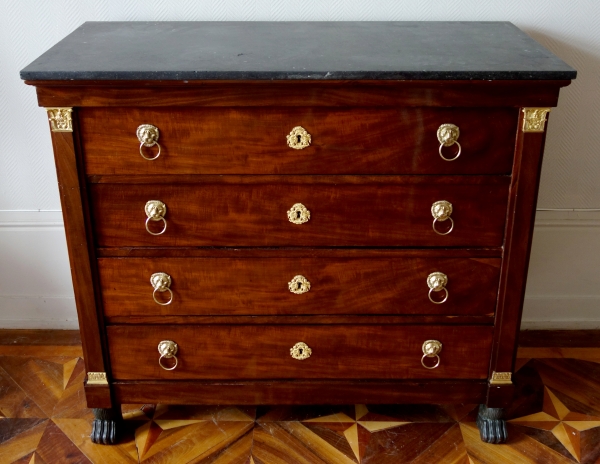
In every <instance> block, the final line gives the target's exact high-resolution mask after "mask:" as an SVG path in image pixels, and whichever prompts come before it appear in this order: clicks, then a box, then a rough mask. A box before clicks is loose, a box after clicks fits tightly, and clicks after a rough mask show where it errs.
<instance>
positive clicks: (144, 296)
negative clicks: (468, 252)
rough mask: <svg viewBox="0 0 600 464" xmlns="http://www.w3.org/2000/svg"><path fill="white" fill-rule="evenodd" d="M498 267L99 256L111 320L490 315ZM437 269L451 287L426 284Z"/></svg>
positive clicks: (491, 262)
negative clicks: (165, 280)
mask: <svg viewBox="0 0 600 464" xmlns="http://www.w3.org/2000/svg"><path fill="white" fill-rule="evenodd" d="M500 263H501V260H500V259H499V258H477V259H468V258H441V259H440V258H402V257H401V255H400V256H398V257H381V258H377V259H374V258H342V259H340V258H338V259H336V258H268V257H266V258H246V259H244V258H102V259H99V260H98V267H99V270H100V283H101V288H102V301H103V307H104V314H105V315H106V316H108V317H111V316H161V315H169V316H172V315H181V316H192V315H306V314H311V315H314V314H321V315H324V314H395V315H402V314H413V315H414V314H427V315H490V314H493V313H494V308H495V305H496V298H497V293H498V279H499V270H500ZM436 272H441V273H443V274H444V275H445V276H446V277H447V283H445V284H443V285H438V286H437V287H436V286H435V285H432V284H433V283H435V282H432V280H431V279H429V284H428V277H429V276H430V275H431V274H433V273H436ZM157 273H165V274H167V275H168V276H169V279H170V283H169V285H168V290H167V289H166V288H165V287H166V286H163V287H161V286H160V285H159V284H157V283H156V281H155V284H154V285H153V284H152V283H151V276H152V275H154V274H157ZM434 278H435V277H432V279H434ZM442 279H443V277H442ZM430 285H432V286H433V287H434V288H430ZM169 290H170V291H169ZM430 298H431V300H433V301H431V300H430ZM444 299H445V301H444ZM169 301H171V303H170V304H166V305H165V303H168V302H169ZM442 301H444V302H443V303H441V304H436V303H440V302H442ZM434 302H436V303H434Z"/></svg>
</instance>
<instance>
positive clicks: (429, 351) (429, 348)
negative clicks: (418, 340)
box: [421, 340, 442, 369]
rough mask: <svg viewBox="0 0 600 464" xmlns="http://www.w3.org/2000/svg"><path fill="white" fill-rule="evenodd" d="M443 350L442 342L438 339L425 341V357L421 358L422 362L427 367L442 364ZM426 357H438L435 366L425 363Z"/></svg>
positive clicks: (433, 367) (430, 367)
mask: <svg viewBox="0 0 600 464" xmlns="http://www.w3.org/2000/svg"><path fill="white" fill-rule="evenodd" d="M441 351H442V343H441V342H439V341H438V340H427V341H425V343H423V357H422V358H421V364H422V365H423V367H424V368H425V369H435V368H436V367H438V366H439V365H440V361H441V359H440V353H441ZM425 358H437V359H436V363H435V364H434V365H433V366H428V365H427V364H425Z"/></svg>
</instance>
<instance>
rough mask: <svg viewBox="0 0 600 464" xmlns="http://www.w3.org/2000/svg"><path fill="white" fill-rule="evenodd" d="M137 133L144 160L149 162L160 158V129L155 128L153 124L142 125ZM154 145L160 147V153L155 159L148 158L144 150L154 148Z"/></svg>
mask: <svg viewBox="0 0 600 464" xmlns="http://www.w3.org/2000/svg"><path fill="white" fill-rule="evenodd" d="M135 133H136V135H137V138H138V140H139V141H140V155H142V158H144V159H145V160H148V161H152V160H155V159H156V158H158V157H159V156H160V144H159V143H158V136H159V132H158V127H156V126H153V125H152V124H142V125H141V126H138V128H137V130H136V131H135ZM154 145H156V146H157V147H158V153H157V154H156V156H154V158H148V157H147V156H146V155H144V152H143V151H142V148H144V147H153V146H154Z"/></svg>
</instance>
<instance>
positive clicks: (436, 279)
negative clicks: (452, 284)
mask: <svg viewBox="0 0 600 464" xmlns="http://www.w3.org/2000/svg"><path fill="white" fill-rule="evenodd" d="M446 285H448V276H447V275H446V274H444V273H442V272H432V273H431V274H429V275H428V276H427V286H428V287H429V301H431V302H432V303H435V304H442V303H445V302H446V300H447V299H448V289H447V288H446ZM441 291H444V292H446V294H445V295H444V298H443V299H442V300H441V301H435V300H434V299H433V298H432V297H431V294H432V293H433V292H441Z"/></svg>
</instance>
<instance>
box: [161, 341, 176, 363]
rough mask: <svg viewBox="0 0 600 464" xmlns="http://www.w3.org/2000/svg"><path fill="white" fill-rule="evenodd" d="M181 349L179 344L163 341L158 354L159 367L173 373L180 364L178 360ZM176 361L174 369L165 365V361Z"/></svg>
mask: <svg viewBox="0 0 600 464" xmlns="http://www.w3.org/2000/svg"><path fill="white" fill-rule="evenodd" d="M178 349H179V347H178V346H177V343H175V342H174V341H172V340H163V341H162V342H160V343H159V344H158V352H159V353H160V358H158V365H159V366H160V367H162V368H163V369H164V370H165V371H172V370H173V369H175V368H176V367H177V365H178V364H179V360H178V359H177V356H175V355H176V354H177V350H178ZM172 358H173V359H175V364H174V365H173V366H172V367H167V366H165V365H164V364H163V359H172Z"/></svg>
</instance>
